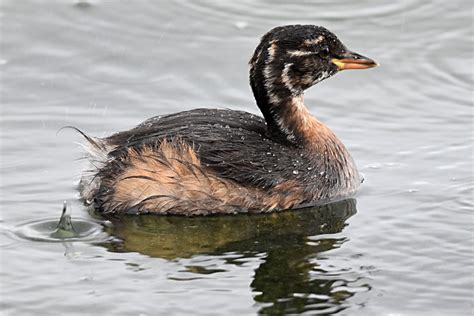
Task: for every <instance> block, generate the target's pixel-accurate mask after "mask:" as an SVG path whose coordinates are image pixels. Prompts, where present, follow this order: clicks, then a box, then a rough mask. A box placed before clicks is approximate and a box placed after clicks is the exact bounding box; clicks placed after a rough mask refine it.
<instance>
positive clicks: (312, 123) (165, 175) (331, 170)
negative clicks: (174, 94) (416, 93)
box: [80, 25, 377, 215]
mask: <svg viewBox="0 0 474 316" xmlns="http://www.w3.org/2000/svg"><path fill="white" fill-rule="evenodd" d="M376 65H377V63H375V62H374V61H373V60H371V59H369V58H366V57H364V56H361V55H359V54H356V53H354V52H351V51H349V50H348V49H347V48H346V47H345V46H344V44H342V43H341V42H340V41H339V39H338V38H337V37H336V36H335V35H334V34H333V33H331V32H330V31H328V30H327V29H325V28H324V27H320V26H314V25H289V26H282V27H276V28H274V29H272V30H271V31H269V32H268V33H266V34H265V35H264V36H263V37H262V40H261V42H260V44H259V45H258V46H257V48H256V50H255V52H254V55H253V57H252V58H251V59H250V85H251V87H252V90H253V94H254V96H255V99H256V101H257V105H258V107H259V108H260V110H261V112H262V114H263V118H262V117H259V116H256V115H253V114H250V113H247V112H243V111H234V110H228V109H195V110H191V111H184V112H179V113H175V114H170V115H166V116H161V117H153V118H151V119H148V120H146V121H145V122H143V123H142V124H140V125H138V126H137V127H135V128H133V129H131V130H128V131H123V132H119V133H116V134H114V135H112V136H109V137H107V138H101V139H99V138H92V137H89V136H87V135H85V134H83V135H84V136H85V137H86V139H87V140H88V142H89V143H90V146H89V153H90V161H91V163H92V166H94V168H93V170H89V171H87V172H86V173H85V174H84V176H83V177H82V179H81V185H80V186H81V194H82V197H83V198H84V199H85V201H86V202H87V203H91V204H92V205H93V206H94V207H95V208H96V209H97V210H99V212H102V213H114V214H143V213H153V214H178V215H209V214H233V213H260V212H271V211H279V210H285V209H291V208H299V207H303V206H309V205H316V204H323V203H327V202H329V201H334V200H338V199H342V198H345V197H348V196H350V195H352V194H354V193H355V191H356V190H357V188H358V186H359V184H360V177H359V173H358V172H357V169H356V166H355V164H354V162H353V160H352V158H351V156H350V154H349V152H348V151H347V149H346V148H345V147H344V145H343V144H342V143H341V141H340V140H339V139H338V138H337V137H336V135H334V133H333V132H332V131H331V130H330V129H329V128H328V127H326V126H325V125H324V124H323V123H321V122H320V121H318V120H317V119H315V118H314V117H313V116H312V115H311V114H310V113H309V111H308V110H307V109H306V107H305V105H304V102H303V100H304V99H303V92H304V90H306V89H308V88H309V87H311V86H312V85H314V84H316V83H318V82H320V81H322V80H324V79H326V78H328V77H330V76H332V75H334V74H335V73H337V72H338V71H339V70H343V69H365V68H371V67H374V66H376ZM81 133H82V132H81Z"/></svg>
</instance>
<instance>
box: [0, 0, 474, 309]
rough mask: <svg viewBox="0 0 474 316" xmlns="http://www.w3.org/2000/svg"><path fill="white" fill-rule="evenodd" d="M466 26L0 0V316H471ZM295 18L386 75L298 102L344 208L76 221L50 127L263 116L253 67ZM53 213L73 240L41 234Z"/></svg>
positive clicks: (383, 6) (361, 75)
mask: <svg viewBox="0 0 474 316" xmlns="http://www.w3.org/2000/svg"><path fill="white" fill-rule="evenodd" d="M472 12H473V5H472V3H471V2H470V1H410V0H407V1H376V2H375V1H370V2H369V1H337V2H336V1H286V2H285V1H264V0H258V1H250V0H246V1H239V2H237V1H234V2H230V1H190V0H179V1H174V2H171V1H133V3H132V2H119V1H101V0H97V1H81V2H76V1H72V0H71V1H59V0H58V1H29V0H28V1H13V0H12V1H7V0H5V1H2V2H1V4H0V21H1V25H0V27H1V29H0V32H1V34H0V35H1V39H0V40H1V55H0V73H1V110H0V111H1V117H0V133H1V134H0V146H1V155H0V158H1V161H0V173H1V174H0V198H1V204H0V207H1V218H0V250H1V263H0V276H1V279H0V284H1V285H0V291H1V293H0V304H1V305H0V307H1V313H2V315H77V314H86V315H87V314H91V315H92V314H96V315H112V314H114V315H158V314H159V315H171V314H177V315H180V314H198V315H199V314H200V315H213V314H219V315H238V314H242V315H252V314H258V313H261V314H274V315H281V314H299V313H307V314H318V313H321V314H331V313H338V314H341V315H463V314H464V315H469V314H471V313H473V296H472V295H473V294H472V293H473V275H474V271H473V270H474V267H473V262H474V256H473V241H474V240H473V163H472V160H473V104H472V100H473V95H472V93H473V92H472V91H473V73H472V71H473V55H474V54H473V47H474V46H473V45H474V41H473V18H472ZM290 23H311V24H318V25H324V26H326V27H327V28H329V29H330V30H332V31H333V32H335V33H336V34H337V35H338V36H339V37H340V38H341V39H342V40H343V41H344V43H345V44H346V45H347V46H348V47H349V48H351V49H353V50H355V51H357V52H360V53H362V54H364V55H367V56H369V57H372V58H374V59H375V60H377V61H378V62H379V63H380V64H381V66H380V67H379V68H376V69H373V70H370V71H354V72H344V73H342V74H338V75H336V76H335V77H333V78H331V79H329V80H326V81H324V82H323V83H321V84H319V85H317V86H316V87H314V88H312V89H311V90H310V91H308V93H307V95H306V103H307V106H308V107H309V108H310V110H311V112H312V113H313V114H314V115H316V116H318V117H319V118H320V119H321V120H323V121H324V122H325V123H326V124H328V125H329V126H330V127H331V128H332V129H333V130H334V131H335V132H336V133H337V134H338V136H339V137H340V138H341V139H342V140H343V142H344V143H345V144H346V145H347V147H348V148H349V149H350V151H351V152H352V154H353V156H354V159H355V160H356V162H357V164H358V166H359V169H360V170H361V172H362V173H363V174H364V176H365V178H366V181H365V183H364V184H363V186H362V189H361V191H360V193H359V195H358V196H357V199H356V200H347V201H342V202H339V203H335V204H331V205H328V206H324V207H321V208H315V209H309V210H301V211H295V212H285V213H280V214H272V215H259V216H231V217H211V218H192V219H189V218H176V217H151V216H143V217H130V218H126V219H125V220H123V221H121V222H117V221H111V222H108V221H103V220H101V219H97V218H93V217H92V215H91V214H89V212H88V211H87V209H86V208H84V207H83V206H82V205H81V203H80V201H79V199H78V195H77V187H76V186H77V181H78V179H79V177H80V173H81V169H82V168H83V167H84V162H83V161H81V160H78V159H77V158H79V157H81V153H82V152H81V148H80V147H79V146H77V145H76V144H75V143H76V142H80V141H81V139H80V137H79V136H78V135H76V134H75V133H73V132H71V131H69V130H63V131H61V132H59V133H58V130H59V129H60V128H61V127H63V126H65V125H74V126H78V127H80V128H82V129H83V130H85V131H87V132H88V133H90V134H92V135H97V136H104V135H108V134H110V133H112V132H114V131H118V130H122V129H126V128H130V127H132V126H134V125H136V124H138V123H139V122H141V121H143V120H144V119H146V118H149V117H151V116H154V115H159V114H165V113H169V112H175V111H179V110H185V109H191V108H196V107H203V106H204V107H229V108H233V109H243V110H246V111H249V112H253V113H258V109H257V107H256V106H255V104H254V100H253V97H252V94H251V91H250V89H249V87H248V79H247V76H248V75H247V71H248V69H247V61H248V59H249V57H250V54H251V53H252V52H253V49H254V47H255V46H256V45H257V43H258V40H259V37H260V36H261V35H262V34H263V33H264V32H265V31H267V30H268V29H270V28H271V27H273V26H276V25H283V24H290ZM63 200H68V202H69V209H70V210H71V211H72V218H73V224H74V221H75V223H76V227H75V229H76V230H80V231H79V232H77V234H78V235H77V236H79V237H77V236H76V235H75V236H76V237H77V238H72V239H64V240H60V239H59V240H58V239H57V238H56V235H50V233H51V232H52V231H53V230H54V229H55V228H56V225H57V220H58V219H59V215H60V211H61V207H62V201H63ZM81 234H82V235H81ZM45 236H46V237H45ZM52 239H53V240H52ZM52 241H59V242H52Z"/></svg>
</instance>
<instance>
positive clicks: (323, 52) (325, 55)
mask: <svg viewBox="0 0 474 316" xmlns="http://www.w3.org/2000/svg"><path fill="white" fill-rule="evenodd" d="M319 56H320V57H321V58H328V57H329V48H328V47H327V46H324V47H323V48H321V50H320V51H319Z"/></svg>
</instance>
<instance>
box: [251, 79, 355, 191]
mask: <svg viewBox="0 0 474 316" xmlns="http://www.w3.org/2000/svg"><path fill="white" fill-rule="evenodd" d="M251 85H252V89H253V91H254V95H255V98H256V100H257V104H258V106H259V108H260V110H261V111H262V113H263V115H264V117H265V120H266V122H267V126H268V132H269V136H270V137H272V138H273V139H275V140H278V141H284V142H286V143H291V144H293V145H294V146H297V147H299V148H302V149H303V150H304V151H306V152H308V153H309V154H310V155H312V156H314V159H315V161H320V162H322V165H320V168H321V169H320V172H323V173H325V174H327V175H333V176H334V178H335V179H337V180H336V182H335V183H337V185H339V186H340V187H341V188H342V187H344V188H346V189H347V192H349V191H350V192H352V191H354V190H355V189H356V188H357V187H358V186H359V183H360V178H359V174H358V172H357V168H356V166H355V164H354V161H353V160H352V157H351V155H350V154H349V152H348V150H347V149H346V147H345V146H344V145H343V144H342V142H341V141H340V140H339V139H338V138H337V137H336V135H335V134H334V133H333V132H332V131H331V130H330V129H329V128H328V127H327V126H326V125H324V124H323V123H322V122H321V121H319V120H317V119H316V118H315V117H314V116H312V115H311V113H310V112H309V111H308V109H307V108H306V106H305V105H304V95H303V92H302V91H301V93H299V92H297V93H295V91H291V90H290V89H288V88H287V87H284V86H278V87H275V86H272V87H271V89H269V88H268V87H267V86H265V85H264V84H261V85H258V84H257V83H256V82H255V81H252V77H251ZM344 192H345V191H344Z"/></svg>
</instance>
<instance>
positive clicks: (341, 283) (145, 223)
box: [105, 199, 368, 314]
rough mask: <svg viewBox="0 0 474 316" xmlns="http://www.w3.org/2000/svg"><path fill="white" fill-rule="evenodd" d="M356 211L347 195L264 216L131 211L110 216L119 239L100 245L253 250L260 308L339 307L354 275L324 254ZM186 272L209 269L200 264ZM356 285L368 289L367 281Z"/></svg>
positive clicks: (188, 252) (198, 251) (160, 251)
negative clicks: (120, 216) (118, 217)
mask: <svg viewBox="0 0 474 316" xmlns="http://www.w3.org/2000/svg"><path fill="white" fill-rule="evenodd" d="M355 213H356V201H355V200H354V199H348V200H345V201H340V202H337V203H333V204H330V205H325V206H321V207H316V208H311V209H304V210H300V211H292V212H283V213H276V214H267V215H253V216H245V215H244V216H216V217H196V218H192V219H190V218H184V217H157V216H130V217H125V218H123V219H121V220H114V219H111V221H112V222H113V223H114V225H113V227H112V228H111V231H110V233H111V234H112V235H114V236H115V237H117V238H118V239H120V241H119V242H113V243H108V244H106V245H105V246H106V247H108V248H109V249H110V250H111V251H117V252H139V253H142V254H145V255H148V256H151V257H159V258H164V259H168V260H174V259H179V258H190V257H192V256H195V255H209V256H212V255H222V254H226V253H230V252H231V253H236V254H239V255H241V256H243V257H255V256H258V257H259V258H262V263H261V264H260V266H259V267H258V268H257V269H256V270H255V274H254V277H253V280H252V281H251V284H250V286H251V288H252V290H253V292H254V293H255V296H254V300H255V301H256V302H258V303H263V304H262V307H261V310H260V312H261V313H264V314H267V313H269V314H280V313H281V314H284V313H300V312H304V311H307V310H324V311H325V312H335V311H338V310H340V309H343V308H345V306H344V302H345V300H346V299H347V298H348V297H350V296H352V295H353V293H354V292H355V291H350V290H348V289H349V287H350V286H351V284H350V283H353V282H355V280H353V279H351V278H353V276H349V274H348V273H347V271H346V270H344V269H339V270H338V269H334V268H330V267H331V265H330V264H329V265H328V264H327V263H324V262H327V261H328V260H325V259H326V258H324V255H322V253H324V252H327V251H329V250H331V249H335V248H338V247H340V246H341V245H342V244H343V243H344V242H345V241H346V238H344V237H341V236H340V235H332V234H334V233H339V232H341V231H342V229H343V228H344V226H345V225H346V223H345V221H346V220H347V219H348V218H349V217H351V216H352V215H354V214H355ZM326 234H329V235H326ZM262 254H263V255H262ZM329 260H330V259H329ZM226 263H227V264H239V263H238V262H236V261H234V260H233V259H226ZM326 265H327V266H326ZM188 268H189V267H188ZM187 271H188V272H195V273H200V274H201V273H205V274H212V273H214V272H215V271H211V272H208V271H207V270H206V268H205V267H200V266H193V267H192V269H188V270H187ZM203 271H204V272H203ZM217 272H219V271H217ZM362 287H365V288H367V289H368V286H367V285H362Z"/></svg>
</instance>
